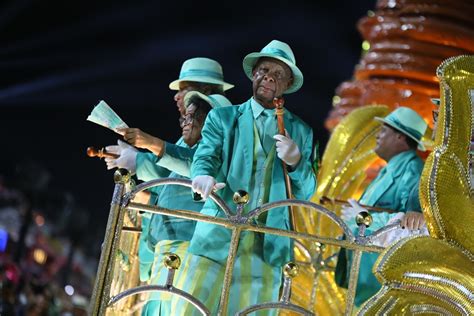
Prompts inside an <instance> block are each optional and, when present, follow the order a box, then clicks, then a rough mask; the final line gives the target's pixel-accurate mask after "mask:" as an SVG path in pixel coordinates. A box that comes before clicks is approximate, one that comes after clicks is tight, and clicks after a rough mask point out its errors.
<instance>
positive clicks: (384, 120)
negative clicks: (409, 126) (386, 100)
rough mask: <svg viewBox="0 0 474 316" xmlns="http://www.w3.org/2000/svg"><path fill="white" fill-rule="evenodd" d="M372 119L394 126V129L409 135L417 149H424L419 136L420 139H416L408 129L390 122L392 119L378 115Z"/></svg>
mask: <svg viewBox="0 0 474 316" xmlns="http://www.w3.org/2000/svg"><path fill="white" fill-rule="evenodd" d="M374 120H376V121H379V122H382V123H385V124H387V125H388V126H390V127H392V128H394V129H396V130H397V131H399V132H401V133H403V134H404V135H406V136H408V137H410V138H411V139H413V140H414V141H415V142H417V144H418V150H420V151H426V148H425V145H423V143H422V142H421V138H420V139H417V138H416V137H415V136H413V135H411V134H410V132H409V131H407V130H405V129H403V127H401V126H399V125H397V124H395V123H394V122H392V121H389V120H386V119H385V118H383V117H378V116H376V117H374ZM421 137H423V135H422V136H421Z"/></svg>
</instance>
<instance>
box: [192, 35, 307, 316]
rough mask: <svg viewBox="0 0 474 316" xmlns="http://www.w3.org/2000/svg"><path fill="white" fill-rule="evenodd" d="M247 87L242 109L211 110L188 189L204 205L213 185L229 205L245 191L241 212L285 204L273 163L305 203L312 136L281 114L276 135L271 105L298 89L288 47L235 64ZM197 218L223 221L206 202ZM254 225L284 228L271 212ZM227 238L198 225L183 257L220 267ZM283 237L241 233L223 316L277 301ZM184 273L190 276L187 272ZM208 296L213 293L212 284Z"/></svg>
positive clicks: (282, 216)
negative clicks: (281, 128)
mask: <svg viewBox="0 0 474 316" xmlns="http://www.w3.org/2000/svg"><path fill="white" fill-rule="evenodd" d="M243 67H244V71H245V73H246V75H247V76H248V77H249V79H250V80H252V83H253V85H252V87H253V96H252V97H251V98H250V99H249V100H248V101H246V102H245V103H243V104H240V105H236V106H232V107H227V108H222V109H214V110H212V111H211V112H210V113H209V115H208V117H207V119H206V123H205V125H204V128H203V131H202V137H203V138H202V141H201V144H200V145H199V148H198V149H197V150H196V153H195V155H194V160H193V163H192V168H191V177H192V179H193V190H194V191H195V192H198V193H199V194H201V195H202V197H203V198H204V199H206V198H207V197H208V196H209V194H210V192H211V191H212V190H213V189H214V187H215V184H216V183H218V182H224V183H225V184H226V187H225V188H224V189H222V190H219V191H217V194H219V195H220V196H221V197H222V198H223V199H224V200H225V201H226V202H227V203H228V204H229V205H233V202H232V196H233V194H234V192H235V191H237V190H245V191H247V192H248V193H249V195H250V202H249V203H248V204H247V205H246V206H245V209H244V212H245V213H246V212H248V211H250V210H251V209H254V208H256V207H257V206H260V205H262V204H264V203H267V202H273V201H278V200H284V199H286V198H287V197H286V192H285V181H284V175H283V169H282V164H281V161H280V160H282V161H284V162H285V163H286V165H287V168H288V174H289V177H290V179H291V186H292V191H293V194H294V196H295V198H297V199H304V200H307V199H310V198H311V196H312V195H313V193H314V191H315V188H316V178H315V175H314V173H313V170H312V167H311V162H312V160H311V154H312V146H313V133H312V130H311V128H310V127H309V126H308V125H307V124H305V123H304V122H303V121H302V120H301V119H300V118H298V117H297V116H296V115H294V114H292V113H291V112H289V111H288V110H285V114H284V122H285V128H286V130H287V134H286V136H283V135H277V122H276V117H275V107H274V105H273V100H274V98H276V97H281V96H282V94H284V93H286V94H289V93H293V92H295V91H297V90H298V89H299V88H300V87H301V86H302V84H303V74H302V73H301V71H300V70H299V69H298V67H297V66H296V62H295V57H294V55H293V52H292V50H291V48H290V47H289V46H288V45H287V44H286V43H283V42H280V41H277V40H273V41H271V42H270V43H269V44H268V45H267V46H265V47H264V48H263V49H262V50H261V51H260V52H258V53H251V54H249V55H247V56H246V57H245V58H244V60H243ZM201 213H203V214H206V215H210V216H218V217H224V213H223V212H222V211H221V210H219V208H218V207H217V205H216V204H215V203H214V202H213V201H211V200H210V199H207V200H206V202H205V205H204V207H203V209H202V211H201ZM256 224H260V225H266V226H267V227H274V228H279V229H290V225H289V216H288V210H287V209H286V208H277V209H272V210H270V211H269V212H268V213H266V214H263V216H260V217H259V218H258V219H256ZM230 237H231V233H230V231H229V230H228V229H226V228H223V227H220V226H216V225H212V224H208V223H203V222H199V223H198V224H197V225H196V229H195V233H194V236H193V238H192V239H191V242H190V247H189V252H190V253H191V254H194V255H196V256H199V257H201V258H206V259H209V260H212V261H214V262H218V263H220V264H221V265H222V267H225V261H226V258H227V255H228V248H229V242H230ZM292 251H293V250H292V242H291V240H290V239H289V238H286V237H278V236H275V235H270V234H267V235H263V234H260V233H252V232H244V233H243V234H242V235H241V239H240V242H239V250H238V253H237V258H236V263H235V266H234V274H233V280H232V285H231V292H230V301H231V302H232V303H231V304H229V310H228V311H227V314H228V315H233V314H234V313H235V312H236V311H238V310H241V309H242V308H244V307H246V306H249V305H253V304H256V303H262V302H265V301H275V300H277V299H278V291H279V288H280V280H281V268H282V266H283V265H284V264H285V263H286V262H288V261H289V260H290V259H291V258H292ZM190 270H191V269H190ZM202 286H203V287H206V286H212V287H213V288H212V289H210V291H213V292H214V295H219V294H220V286H219V287H217V286H216V284H211V285H206V284H203V285H202Z"/></svg>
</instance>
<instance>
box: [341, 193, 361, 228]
mask: <svg viewBox="0 0 474 316" xmlns="http://www.w3.org/2000/svg"><path fill="white" fill-rule="evenodd" d="M347 201H348V202H349V204H350V205H351V206H347V205H344V206H343V207H342V209H341V219H342V220H343V221H345V222H346V223H349V224H352V223H353V222H354V219H355V217H356V215H357V214H359V213H360V212H367V210H366V209H365V208H363V207H362V206H360V205H359V203H357V202H356V200H354V199H349V200H347Z"/></svg>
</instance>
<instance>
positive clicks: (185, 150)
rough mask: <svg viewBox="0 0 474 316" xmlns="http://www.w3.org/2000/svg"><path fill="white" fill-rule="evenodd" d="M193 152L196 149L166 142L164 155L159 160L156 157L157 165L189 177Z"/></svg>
mask: <svg viewBox="0 0 474 316" xmlns="http://www.w3.org/2000/svg"><path fill="white" fill-rule="evenodd" d="M195 152H196V147H194V148H189V147H184V146H178V145H175V144H170V143H168V142H166V143H165V153H164V154H163V156H162V157H161V158H158V157H157V158H158V160H157V163H158V165H159V166H161V167H164V168H166V169H168V170H170V171H173V172H175V173H177V174H180V175H182V176H184V177H189V176H190V173H191V172H190V171H191V164H192V162H193V156H194V153H195Z"/></svg>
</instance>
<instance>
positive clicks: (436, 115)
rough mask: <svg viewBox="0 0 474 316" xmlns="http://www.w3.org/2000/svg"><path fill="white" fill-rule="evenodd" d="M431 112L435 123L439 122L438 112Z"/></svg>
mask: <svg viewBox="0 0 474 316" xmlns="http://www.w3.org/2000/svg"><path fill="white" fill-rule="evenodd" d="M431 112H432V113H433V123H436V122H438V115H439V112H438V110H433V111H431Z"/></svg>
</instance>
